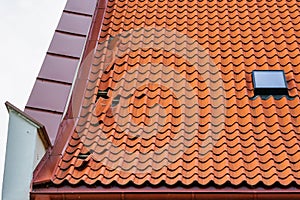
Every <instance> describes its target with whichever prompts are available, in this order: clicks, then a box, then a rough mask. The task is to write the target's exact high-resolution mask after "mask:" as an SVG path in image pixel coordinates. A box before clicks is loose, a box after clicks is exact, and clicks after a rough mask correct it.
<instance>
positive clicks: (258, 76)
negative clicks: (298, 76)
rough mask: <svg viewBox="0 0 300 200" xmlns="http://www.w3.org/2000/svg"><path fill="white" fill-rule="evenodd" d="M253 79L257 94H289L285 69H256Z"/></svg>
mask: <svg viewBox="0 0 300 200" xmlns="http://www.w3.org/2000/svg"><path fill="white" fill-rule="evenodd" d="M252 80H253V87H254V94H255V95H288V87H287V83H286V78H285V74H284V71H283V70H254V71H253V72H252Z"/></svg>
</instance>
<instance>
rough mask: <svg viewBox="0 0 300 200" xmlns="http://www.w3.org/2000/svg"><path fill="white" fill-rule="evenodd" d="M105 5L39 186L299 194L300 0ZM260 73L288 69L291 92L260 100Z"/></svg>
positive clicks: (37, 178)
mask: <svg viewBox="0 0 300 200" xmlns="http://www.w3.org/2000/svg"><path fill="white" fill-rule="evenodd" d="M105 8H106V9H105V14H104V20H103V21H102V23H98V24H96V25H95V24H94V27H99V28H100V26H101V29H100V30H99V31H100V32H99V33H100V38H99V42H98V44H97V48H96V50H95V51H94V52H92V53H91V54H90V55H89V56H87V57H86V59H84V60H83V62H82V63H83V64H82V67H81V71H80V72H79V74H78V77H77V80H76V85H75V87H74V90H73V94H72V97H71V102H70V106H69V110H68V114H67V116H66V117H65V119H64V121H63V122H62V125H61V127H62V128H61V129H60V131H59V134H58V136H57V138H56V144H55V145H54V149H53V150H52V151H51V152H49V157H48V159H46V161H44V163H42V164H41V165H40V168H39V169H38V170H37V171H36V174H35V179H34V185H36V187H41V186H38V185H39V184H41V183H43V184H44V183H50V185H52V186H54V187H59V188H60V187H64V186H66V185H68V186H72V187H75V186H78V187H79V186H82V185H85V186H91V185H93V186H95V185H102V186H103V187H106V186H111V187H113V186H116V185H117V186H145V185H148V186H161V185H165V186H176V185H178V184H179V185H181V186H191V185H193V186H194V185H195V184H196V185H197V186H198V187H206V186H209V185H215V186H228V185H231V186H233V187H239V186H247V187H259V186H263V187H289V186H295V185H296V186H297V187H298V186H299V184H300V175H299V174H300V173H299V171H300V146H299V144H300V143H299V140H300V136H299V133H300V131H299V126H300V120H299V117H300V104H299V102H300V99H299V89H300V82H299V80H300V79H299V72H300V66H299V63H300V57H299V55H300V54H299V42H300V40H299V35H300V34H299V30H300V23H299V20H300V19H299V17H298V16H299V4H298V3H297V1H293V0H291V1H280V2H277V1H272V0H271V1H251V2H246V1H242V2H236V1H222V2H217V1H212V2H211V1H203V2H198V1H193V0H189V1H187V0H183V1H172V0H169V1H159V0H154V1H142V2H141V1H135V0H132V1H113V0H111V1H108V2H107V5H106V6H105ZM102 11H103V10H102ZM97 16H98V19H99V18H101V17H103V14H99V13H98V15H97ZM99 16H100V17H99ZM96 18H97V17H96ZM101 19H102V18H101ZM100 22H101V20H100ZM253 70H284V72H285V75H286V80H287V86H288V92H289V96H288V97H287V96H282V97H280V98H274V97H273V96H269V97H268V98H261V97H259V96H258V97H255V96H254V89H253V85H252V77H251V73H252V71H253ZM99 91H101V92H102V94H103V93H104V94H105V92H106V91H107V95H102V96H101V95H100V96H99V95H98V96H97V94H98V92H99ZM51 155H52V157H51ZM51 159H53V160H54V161H53V162H52V161H51V163H52V165H51V166H52V168H50V169H51V170H50V171H48V172H47V173H43V172H45V171H47V170H46V169H48V170H49V167H48V168H47V166H48V165H47V163H49V162H50V161H49V160H51ZM45 168H46V169H45ZM45 174H46V175H45ZM99 188H100V187H99ZM99 188H97V187H95V188H94V190H95V191H96V190H97V189H98V190H99Z"/></svg>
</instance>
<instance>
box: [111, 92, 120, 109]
mask: <svg viewBox="0 0 300 200" xmlns="http://www.w3.org/2000/svg"><path fill="white" fill-rule="evenodd" d="M120 98H121V95H118V96H116V97H115V98H114V99H113V100H112V103H111V106H112V107H115V106H116V105H118V104H119V102H120Z"/></svg>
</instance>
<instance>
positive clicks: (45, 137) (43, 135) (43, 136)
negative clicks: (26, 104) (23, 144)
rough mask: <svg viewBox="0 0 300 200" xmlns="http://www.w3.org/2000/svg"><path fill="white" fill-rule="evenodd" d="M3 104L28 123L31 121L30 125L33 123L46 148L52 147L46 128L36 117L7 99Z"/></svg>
mask: <svg viewBox="0 0 300 200" xmlns="http://www.w3.org/2000/svg"><path fill="white" fill-rule="evenodd" d="M5 106H6V108H7V110H8V112H9V111H10V110H13V111H14V112H16V113H18V114H19V115H20V116H21V117H22V118H24V119H25V120H26V121H28V122H29V123H31V124H32V125H34V126H35V127H36V128H37V130H38V134H39V136H40V138H41V140H42V142H43V144H44V146H45V148H46V149H48V148H49V147H52V145H51V142H50V139H49V137H48V133H47V131H46V128H45V126H44V125H43V124H42V123H40V122H39V121H37V120H36V119H34V118H33V117H31V116H30V115H28V114H26V113H25V112H23V111H22V110H20V109H19V108H17V107H16V106H14V105H13V104H12V103H10V102H8V101H6V102H5Z"/></svg>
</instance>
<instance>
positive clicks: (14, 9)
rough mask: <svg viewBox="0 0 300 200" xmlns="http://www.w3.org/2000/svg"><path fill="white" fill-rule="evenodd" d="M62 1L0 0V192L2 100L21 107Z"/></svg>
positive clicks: (3, 141) (3, 133) (5, 119)
mask: <svg viewBox="0 0 300 200" xmlns="http://www.w3.org/2000/svg"><path fill="white" fill-rule="evenodd" d="M65 4H66V0H0V25H1V27H0V30H1V31H0V58H1V64H0V92H1V95H0V191H2V180H3V169H4V159H5V148H6V147H5V144H6V138H7V127H8V112H7V110H6V107H5V105H4V103H5V101H9V102H10V103H12V104H13V105H15V106H17V107H18V108H20V109H21V110H24V107H25V105H26V103H27V100H28V97H29V95H30V92H31V89H32V87H33V84H34V81H35V79H36V77H37V75H38V73H39V70H40V67H41V65H42V62H43V60H44V57H45V55H46V52H47V50H48V47H49V44H50V42H51V39H52V36H53V34H54V31H55V28H56V26H57V24H58V21H59V19H60V16H61V13H62V11H63V9H64V7H65ZM1 196H2V195H0V200H1Z"/></svg>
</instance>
